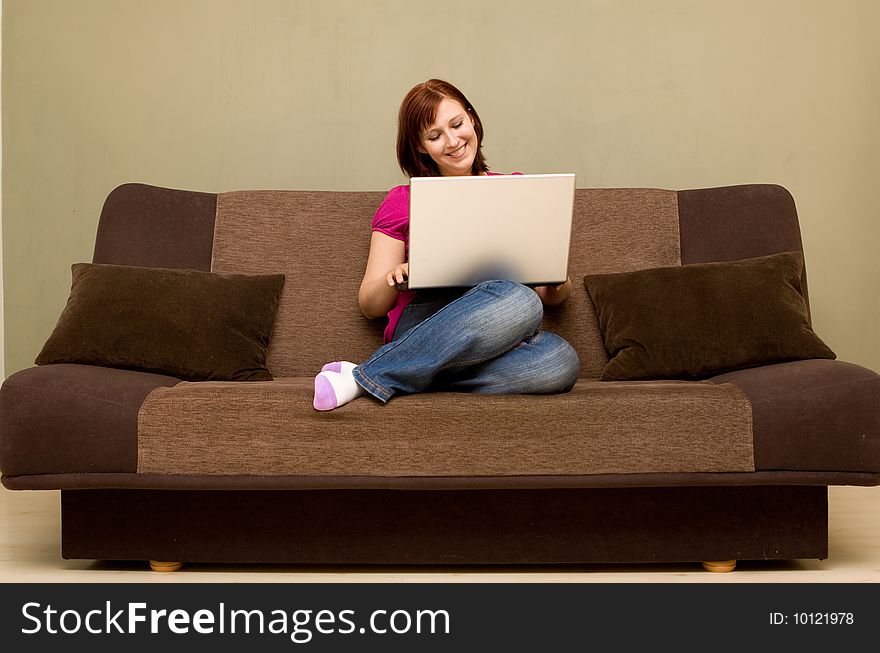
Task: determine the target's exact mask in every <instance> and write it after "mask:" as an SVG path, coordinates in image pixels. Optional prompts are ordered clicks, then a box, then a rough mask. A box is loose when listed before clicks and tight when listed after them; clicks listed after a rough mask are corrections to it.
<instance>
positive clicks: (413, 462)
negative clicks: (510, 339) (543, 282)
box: [138, 377, 754, 477]
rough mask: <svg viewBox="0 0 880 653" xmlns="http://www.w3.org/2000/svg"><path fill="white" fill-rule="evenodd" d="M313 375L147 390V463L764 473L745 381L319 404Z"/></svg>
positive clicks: (433, 472)
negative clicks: (742, 386) (326, 407)
mask: <svg viewBox="0 0 880 653" xmlns="http://www.w3.org/2000/svg"><path fill="white" fill-rule="evenodd" d="M312 393H313V379H312V378H311V377H309V378H298V377H288V378H278V379H275V380H274V381H268V382H255V383H248V384H241V383H239V384H236V383H229V382H200V383H188V382H184V383H180V384H178V385H176V386H174V387H171V388H157V389H156V390H154V391H153V392H151V393H150V395H149V396H148V397H147V399H146V401H145V402H144V405H143V407H142V408H141V411H140V417H139V423H138V472H139V473H144V474H187V475H193V474H196V475H198V474H202V475H294V476H299V475H305V476H307V475H320V476H344V475H355V476H386V477H398V476H490V475H505V476H510V475H548V474H549V475H554V474H627V473H650V472H750V471H753V470H754V463H753V456H752V449H753V444H752V437H751V421H752V420H751V409H750V406H749V403H748V400H747V399H746V397H745V395H744V394H743V393H742V392H741V391H740V390H739V389H738V388H737V387H736V386H734V385H726V386H725V385H715V384H712V383H705V382H702V383H700V382H681V381H660V382H622V383H608V382H598V381H586V380H581V381H579V382H578V383H577V385H576V386H575V388H574V389H573V390H572V391H571V392H569V393H566V394H559V395H542V396H527V395H494V396H493V395H471V394H462V393H441V394H436V393H429V394H420V395H411V396H402V397H396V398H395V399H393V400H392V401H391V402H389V403H388V404H387V405H385V406H382V405H380V404H379V403H378V402H376V401H373V400H372V399H370V398H367V397H364V398H361V399H358V400H357V401H353V402H351V403H349V404H346V405H345V406H343V407H342V408H339V409H337V410H335V411H332V412H329V413H318V412H317V411H315V410H314V409H313V408H312Z"/></svg>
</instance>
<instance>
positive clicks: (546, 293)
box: [535, 277, 571, 306]
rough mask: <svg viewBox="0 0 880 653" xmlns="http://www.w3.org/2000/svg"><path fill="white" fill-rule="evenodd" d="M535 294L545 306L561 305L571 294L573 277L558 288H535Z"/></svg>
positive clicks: (568, 278)
mask: <svg viewBox="0 0 880 653" xmlns="http://www.w3.org/2000/svg"><path fill="white" fill-rule="evenodd" d="M535 292H536V293H538V297H540V298H541V302H543V303H544V305H545V306H556V305H557V304H561V303H562V302H564V301H565V300H566V299H568V296H569V295H570V294H571V277H566V279H565V283H560V284H559V285H557V286H535Z"/></svg>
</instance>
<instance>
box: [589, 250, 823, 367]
mask: <svg viewBox="0 0 880 653" xmlns="http://www.w3.org/2000/svg"><path fill="white" fill-rule="evenodd" d="M802 268H803V257H802V255H801V254H800V252H784V253H782V254H772V255H770V256H761V257H758V258H751V259H744V260H741V261H728V262H722V263H698V264H692V265H681V266H675V267H662V268H652V269H648V270H638V271H635V272H623V273H617V274H592V275H587V276H586V277H584V285H586V287H587V291H588V292H589V295H590V298H591V299H592V301H593V305H594V306H595V308H596V315H597V316H598V318H599V328H600V329H601V331H602V336H603V338H604V341H605V348H606V349H607V350H608V355H609V357H610V360H609V362H608V364H607V365H606V366H605V369H604V370H603V372H602V379H603V380H606V381H608V380H638V379H657V378H684V379H688V378H698V377H703V376H707V375H710V374H718V373H721V372H726V371H730V370H735V369H741V368H746V367H754V366H756V365H765V364H768V363H782V362H785V361H792V360H802V359H809V358H835V354H834V352H833V351H831V349H829V348H828V346H827V345H826V344H825V343H824V342H822V340H821V339H820V338H819V337H818V336H817V335H816V334H815V333H814V332H813V330H812V328H810V323H809V317H808V314H807V307H806V302H805V301H804V297H803V294H802V292H801V285H800V284H801V270H802Z"/></svg>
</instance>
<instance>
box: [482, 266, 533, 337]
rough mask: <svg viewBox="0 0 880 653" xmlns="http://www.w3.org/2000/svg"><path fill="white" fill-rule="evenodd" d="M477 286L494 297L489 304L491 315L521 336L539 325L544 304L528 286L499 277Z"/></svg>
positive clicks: (525, 335)
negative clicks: (499, 278)
mask: <svg viewBox="0 0 880 653" xmlns="http://www.w3.org/2000/svg"><path fill="white" fill-rule="evenodd" d="M477 288H478V289H480V290H482V291H483V292H485V293H487V294H488V295H490V296H492V297H493V298H495V301H494V302H492V306H491V311H492V314H493V316H494V317H495V318H496V319H498V320H500V321H503V322H504V324H505V325H506V326H508V327H510V328H513V329H516V330H517V331H520V332H521V333H522V336H521V337H522V338H525V337H527V336H529V335H531V334H532V333H534V332H535V331H537V330H538V327H540V326H541V321H542V320H543V319H544V305H543V304H542V303H541V298H540V297H538V294H537V293H536V292H535V291H534V290H532V289H531V288H529V287H528V286H524V285H523V284H521V283H517V282H515V281H508V280H505V279H501V280H493V281H484V282H482V283H480V284H479V285H478V286H477Z"/></svg>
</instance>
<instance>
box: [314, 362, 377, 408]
mask: <svg viewBox="0 0 880 653" xmlns="http://www.w3.org/2000/svg"><path fill="white" fill-rule="evenodd" d="M336 364H338V365H339V371H336V370H335V365H336ZM328 366H331V367H329V369H328ZM355 367H357V365H355V364H354V363H349V362H347V361H336V362H335V363H328V364H327V365H325V366H324V367H323V368H322V370H321V372H320V374H318V375H317V376H316V377H315V398H314V400H313V401H312V406H314V408H315V410H333V409H334V408H339V407H340V406H342V405H343V404H347V403H348V402H349V401H351V400H352V399H357V398H358V397H360V396H361V395H362V394H364V389H363V388H362V387H360V386H359V385H358V383H357V381H355V380H354V376H353V375H352V373H351V371H352V370H353V369H354V368H355Z"/></svg>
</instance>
